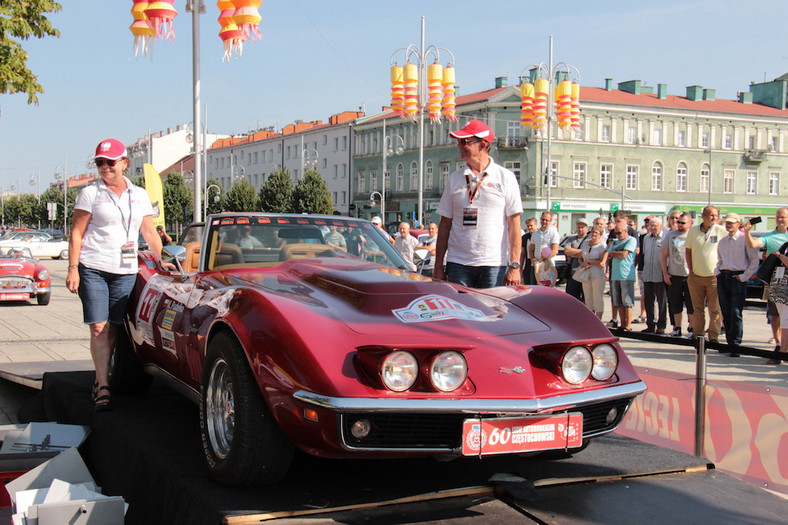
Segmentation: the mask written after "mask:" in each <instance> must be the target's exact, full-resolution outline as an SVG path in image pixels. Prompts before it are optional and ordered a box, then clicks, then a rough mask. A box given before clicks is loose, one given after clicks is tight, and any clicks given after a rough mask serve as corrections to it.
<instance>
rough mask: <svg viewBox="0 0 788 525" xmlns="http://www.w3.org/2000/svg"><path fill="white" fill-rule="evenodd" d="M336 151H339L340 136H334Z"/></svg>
mask: <svg viewBox="0 0 788 525" xmlns="http://www.w3.org/2000/svg"><path fill="white" fill-rule="evenodd" d="M334 151H339V137H334Z"/></svg>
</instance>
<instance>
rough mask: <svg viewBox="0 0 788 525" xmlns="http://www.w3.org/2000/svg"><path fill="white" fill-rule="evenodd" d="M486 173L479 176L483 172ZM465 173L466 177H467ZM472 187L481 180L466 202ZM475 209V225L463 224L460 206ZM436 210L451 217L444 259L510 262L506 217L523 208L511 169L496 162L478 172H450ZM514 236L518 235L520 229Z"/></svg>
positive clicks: (479, 263)
mask: <svg viewBox="0 0 788 525" xmlns="http://www.w3.org/2000/svg"><path fill="white" fill-rule="evenodd" d="M485 173H486V174H487V175H486V176H485V177H484V179H483V180H482V176H483V175H484V174H485ZM466 176H467V179H466ZM468 179H470V186H471V188H476V185H477V184H478V183H479V181H481V186H480V187H479V189H478V190H477V191H476V195H475V197H474V199H473V202H472V203H469V202H468V197H469V188H468V185H469V183H468ZM468 207H472V208H475V209H476V210H478V216H477V224H476V226H465V225H463V210H465V208H468ZM437 211H438V214H439V215H440V216H442V217H446V218H447V219H451V220H452V225H451V232H450V233H449V248H448V253H447V258H446V260H447V261H448V262H453V263H457V264H464V265H466V266H506V265H507V264H509V228H508V222H507V221H508V218H509V217H510V216H512V215H516V214H518V213H522V212H523V201H522V199H521V198H520V187H519V185H518V184H517V179H516V178H515V176H514V173H512V172H511V171H509V170H507V169H506V168H503V167H501V166H499V165H497V164H496V163H495V161H494V160H493V159H492V157H490V164H489V165H488V166H487V169H485V170H484V171H483V172H481V173H479V175H478V176H474V174H473V172H472V171H471V169H470V168H468V167H466V168H464V169H461V170H457V171H455V172H454V173H452V174H451V175H449V180H448V182H447V183H446V188H445V189H444V190H443V195H442V196H441V201H440V204H439V205H438V210H437ZM517 238H518V239H519V238H520V235H519V232H518V235H517Z"/></svg>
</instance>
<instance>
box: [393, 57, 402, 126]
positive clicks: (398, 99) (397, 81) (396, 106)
mask: <svg viewBox="0 0 788 525" xmlns="http://www.w3.org/2000/svg"><path fill="white" fill-rule="evenodd" d="M404 107H405V80H404V77H403V71H402V66H398V65H397V64H394V65H393V66H391V109H392V110H394V113H396V114H397V115H399V116H400V117H404V116H405V112H404V111H403V110H404Z"/></svg>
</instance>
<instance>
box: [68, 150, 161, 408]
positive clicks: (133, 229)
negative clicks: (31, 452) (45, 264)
mask: <svg viewBox="0 0 788 525" xmlns="http://www.w3.org/2000/svg"><path fill="white" fill-rule="evenodd" d="M93 158H94V159H95V162H96V168H98V172H99V175H100V177H101V179H100V180H99V181H97V182H96V184H92V185H90V186H87V187H85V188H84V189H83V190H82V191H81V192H80V193H79V196H78V197H77V200H76V202H75V203H74V218H73V225H72V227H71V238H70V240H69V251H68V264H69V266H68V277H67V278H66V287H67V288H68V289H69V290H70V291H71V292H72V293H79V298H80V299H81V301H82V312H83V319H84V322H85V324H88V325H90V354H91V356H92V357H93V365H94V366H95V369H96V382H95V384H94V385H93V403H94V408H95V409H96V410H108V409H110V408H111V407H112V402H111V398H110V391H109V363H110V356H111V355H112V349H113V348H114V347H115V343H116V340H117V333H118V330H119V329H122V328H121V325H122V324H123V316H124V314H125V312H126V305H127V304H128V299H129V295H131V291H132V290H133V288H134V283H135V281H136V279H137V270H138V263H137V240H138V238H139V234H140V231H142V236H143V237H144V238H145V241H147V243H148V246H149V250H150V251H151V252H152V253H153V254H154V255H156V256H157V257H159V256H161V238H160V237H159V235H158V234H157V233H156V228H155V227H154V225H153V208H152V206H151V203H150V199H149V198H148V194H147V193H146V192H145V190H144V189H143V188H140V187H139V186H135V185H133V184H132V183H131V181H130V180H129V179H128V178H126V177H125V176H124V175H123V172H124V171H125V170H126V169H128V167H129V159H128V156H127V153H126V147H125V146H124V145H123V143H121V142H120V141H118V140H115V139H107V140H103V141H101V142H100V143H99V145H98V146H97V147H96V154H95V155H94V157H93ZM167 266H168V268H169V267H171V265H167Z"/></svg>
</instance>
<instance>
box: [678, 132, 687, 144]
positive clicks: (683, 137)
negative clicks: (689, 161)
mask: <svg viewBox="0 0 788 525" xmlns="http://www.w3.org/2000/svg"><path fill="white" fill-rule="evenodd" d="M677 145H678V147H680V148H683V147H685V146H686V145H687V132H686V131H684V130H683V129H680V130H679V136H678V144H677Z"/></svg>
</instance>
